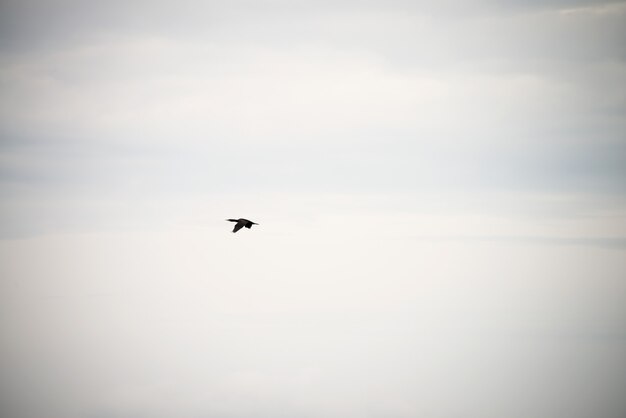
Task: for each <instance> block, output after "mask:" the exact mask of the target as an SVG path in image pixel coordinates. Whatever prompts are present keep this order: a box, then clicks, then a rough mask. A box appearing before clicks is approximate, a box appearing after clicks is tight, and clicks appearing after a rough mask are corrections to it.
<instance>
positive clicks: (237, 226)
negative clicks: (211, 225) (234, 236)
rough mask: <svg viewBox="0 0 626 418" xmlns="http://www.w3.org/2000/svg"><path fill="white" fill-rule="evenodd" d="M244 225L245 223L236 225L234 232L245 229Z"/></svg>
mask: <svg viewBox="0 0 626 418" xmlns="http://www.w3.org/2000/svg"><path fill="white" fill-rule="evenodd" d="M243 225H244V223H243V222H237V223H236V224H235V227H234V228H233V232H237V231H239V230H240V229H241V228H243Z"/></svg>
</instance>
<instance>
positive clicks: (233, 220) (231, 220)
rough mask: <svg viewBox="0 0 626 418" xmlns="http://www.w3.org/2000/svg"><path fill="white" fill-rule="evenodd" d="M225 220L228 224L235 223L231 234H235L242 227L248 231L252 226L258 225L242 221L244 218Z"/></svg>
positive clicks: (245, 220)
mask: <svg viewBox="0 0 626 418" xmlns="http://www.w3.org/2000/svg"><path fill="white" fill-rule="evenodd" d="M226 220H227V221H230V222H237V223H236V224H235V227H234V228H233V232H237V231H239V230H240V229H241V228H243V227H244V226H245V227H246V228H248V229H250V228H252V225H258V223H256V222H252V221H249V220H247V219H244V218H239V219H226Z"/></svg>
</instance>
